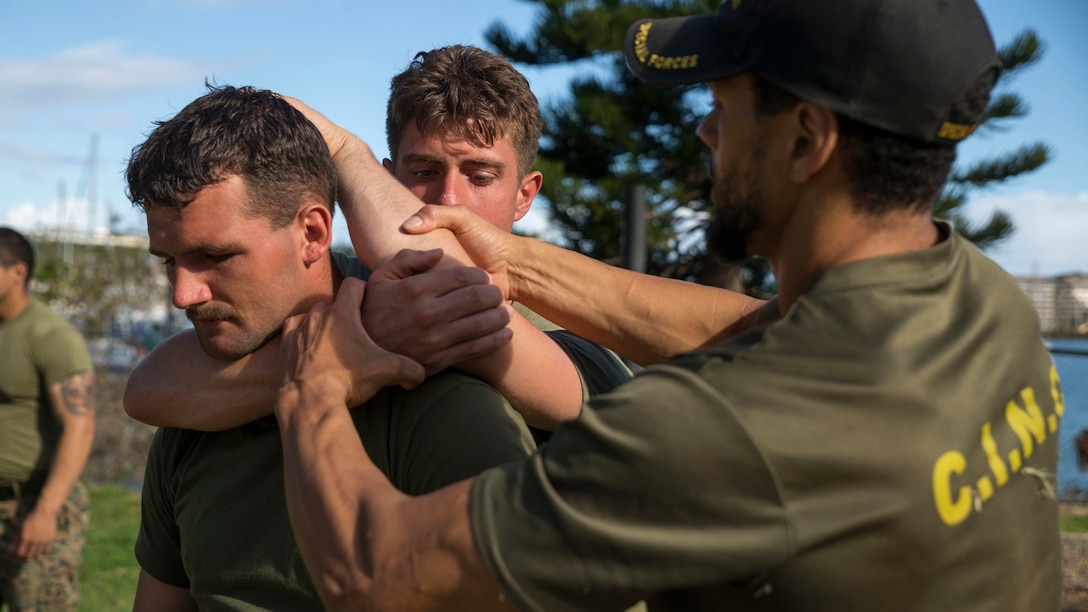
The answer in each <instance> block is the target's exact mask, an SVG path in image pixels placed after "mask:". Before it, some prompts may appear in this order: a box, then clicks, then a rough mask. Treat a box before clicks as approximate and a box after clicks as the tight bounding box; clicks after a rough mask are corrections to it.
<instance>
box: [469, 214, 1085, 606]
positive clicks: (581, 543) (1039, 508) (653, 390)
mask: <svg viewBox="0 0 1088 612" xmlns="http://www.w3.org/2000/svg"><path fill="white" fill-rule="evenodd" d="M692 316H698V313H692ZM1062 410H1063V405H1062V396H1061V391H1060V386H1059V384H1058V380H1057V374H1056V371H1055V369H1054V367H1053V364H1052V362H1051V360H1050V356H1049V353H1048V351H1047V350H1046V347H1045V346H1044V345H1043V343H1042V341H1041V339H1040V334H1039V327H1038V321H1037V318H1036V314H1035V312H1034V309H1033V308H1032V306H1031V304H1030V302H1029V301H1028V299H1027V298H1026V296H1024V294H1023V292H1022V291H1021V290H1020V289H1019V288H1018V287H1017V286H1016V284H1015V282H1014V281H1013V280H1012V279H1011V278H1010V277H1009V276H1008V275H1007V274H1005V273H1004V272H1003V271H1002V270H1000V269H999V268H998V267H997V266H996V265H994V264H993V263H992V262H990V261H989V260H988V259H986V258H985V257H984V256H983V255H982V254H981V253H979V252H978V251H977V249H975V248H974V247H973V246H972V245H970V244H969V243H967V242H966V241H965V240H964V239H963V238H962V237H960V236H958V235H954V234H953V235H951V236H950V237H949V238H948V239H946V240H944V241H943V242H942V243H941V244H939V245H937V246H935V247H933V248H931V249H926V250H924V251H920V252H916V253H910V254H904V255H897V256H892V257H884V258H879V259H873V260H867V261H862V262H857V263H854V264H850V265H847V266H842V267H840V268H835V269H833V270H830V271H828V272H827V273H826V274H824V275H823V276H822V277H821V278H820V279H818V280H817V281H816V282H815V283H814V285H813V287H812V288H811V290H810V291H808V292H807V293H806V294H804V295H803V296H801V298H800V299H798V300H797V302H796V303H795V304H794V306H793V307H792V308H791V309H790V311H789V312H788V313H787V314H786V315H785V316H784V318H783V319H782V320H780V321H778V322H776V323H773V324H771V325H769V326H766V327H763V328H761V329H758V330H754V331H753V332H751V333H749V334H746V335H744V336H742V337H738V338H736V339H734V340H732V341H730V342H727V343H725V344H722V345H720V346H718V347H715V348H713V349H712V350H708V351H701V352H698V353H693V354H689V355H684V356H680V357H678V358H676V359H674V360H671V361H669V362H667V363H665V364H663V365H659V366H654V367H651V368H647V369H646V370H645V371H643V372H642V373H640V374H639V375H636V376H635V378H634V379H632V381H631V382H629V383H627V384H625V385H622V386H620V387H619V388H618V389H617V390H616V391H615V392H613V393H609V394H605V395H602V396H598V397H596V398H594V399H593V400H591V401H590V404H589V406H588V407H587V408H586V409H585V410H583V411H582V415H581V416H580V417H579V418H578V419H577V420H576V421H575V422H573V423H571V424H570V425H569V426H564V427H560V428H559V429H558V430H557V431H556V432H555V434H554V435H553V436H552V439H551V441H550V442H549V444H548V446H547V447H545V448H543V449H542V450H541V451H539V452H538V453H536V454H535V455H534V456H533V457H532V459H531V460H530V461H528V462H523V463H522V464H518V465H509V466H504V467H500V468H497V469H493V470H489V471H487V472H485V473H484V474H482V475H481V476H480V477H479V478H478V479H477V481H476V483H475V486H474V488H473V499H472V524H473V529H474V533H475V537H476V541H477V545H478V547H479V549H480V550H481V551H482V554H483V558H484V561H485V564H486V566H487V567H488V569H489V572H490V573H491V575H492V576H493V577H494V578H495V579H496V581H497V582H498V584H499V585H500V586H501V588H502V590H503V591H504V593H505V595H506V597H507V598H508V599H509V600H510V601H512V602H514V603H515V604H516V605H517V606H518V607H519V608H521V609H525V610H547V611H549V612H550V611H558V610H613V609H623V608H624V607H626V606H628V605H630V604H631V603H633V602H635V601H638V600H643V599H644V600H646V601H647V604H648V607H649V609H650V610H683V611H691V610H737V611H754V610H804V611H813V612H821V611H835V612H840V611H844V610H881V611H899V610H927V611H928V610H971V611H973V612H974V611H980V610H989V611H1002V612H1020V611H1023V612H1029V611H1030V612H1034V611H1036V610H1055V609H1057V607H1058V602H1059V599H1060V591H1061V569H1060V563H1061V545H1060V532H1059V526H1058V506H1057V502H1056V500H1055V499H1054V496H1053V494H1052V489H1048V485H1052V484H1053V483H1052V482H1045V481H1048V480H1052V479H1053V476H1054V472H1055V467H1056V461H1057V449H1056V440H1057V428H1058V424H1059V422H1060V419H1061V415H1062Z"/></svg>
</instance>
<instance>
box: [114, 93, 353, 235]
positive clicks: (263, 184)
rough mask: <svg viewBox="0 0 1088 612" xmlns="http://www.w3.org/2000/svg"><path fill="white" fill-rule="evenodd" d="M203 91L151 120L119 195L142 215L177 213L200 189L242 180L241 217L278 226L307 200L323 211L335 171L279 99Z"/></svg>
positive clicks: (305, 124) (315, 134)
mask: <svg viewBox="0 0 1088 612" xmlns="http://www.w3.org/2000/svg"><path fill="white" fill-rule="evenodd" d="M207 88H208V93H206V94H204V95H203V96H201V97H199V98H197V99H196V100H194V101H192V102H190V103H189V104H188V105H186V106H185V108H183V109H181V111H180V112H178V114H176V115H174V116H173V117H172V118H171V119H169V120H167V121H157V122H155V125H156V127H155V129H154V130H153V131H152V132H151V135H150V136H148V138H147V140H146V141H145V142H144V143H143V144H140V145H138V146H136V147H135V148H134V149H133V150H132V157H131V158H129V161H128V169H127V171H126V175H125V177H126V179H127V181H128V189H127V195H128V198H129V200H131V201H132V203H133V204H135V205H136V206H138V207H139V208H140V209H141V210H143V211H144V212H147V209H148V208H149V207H152V206H164V207H170V208H175V209H177V210H179V211H180V210H181V209H183V208H184V207H185V206H187V205H188V204H189V203H190V202H192V201H193V200H194V199H195V198H196V197H197V195H198V194H199V193H200V192H201V190H203V189H204V188H205V187H208V186H210V185H214V184H216V183H219V182H220V181H223V180H225V179H226V178H228V177H229V176H232V175H237V176H240V177H242V178H243V179H244V180H245V185H246V190H247V192H248V196H249V200H248V202H247V203H246V210H245V212H246V214H247V215H249V216H251V217H254V218H262V217H263V218H266V219H268V220H269V221H270V222H271V224H272V227H275V228H281V227H286V226H287V224H289V223H290V222H291V221H292V219H294V217H295V214H297V213H298V210H299V207H300V206H301V205H302V203H303V202H304V201H305V200H306V199H307V198H315V199H317V200H319V201H320V202H321V203H322V204H324V205H325V206H326V207H327V208H328V209H329V210H330V211H333V210H334V204H335V200H336V186H337V178H336V170H335V168H334V167H333V163H332V157H330V155H329V148H328V146H326V145H325V140H324V138H322V136H321V132H319V131H318V130H317V128H316V127H315V126H314V125H313V124H312V123H310V122H309V121H307V120H306V117H305V116H303V115H302V113H300V112H299V111H298V110H296V109H295V108H294V107H292V106H291V105H290V104H289V103H288V102H287V101H286V100H284V99H283V98H282V97H280V96H278V95H276V94H275V93H273V92H271V91H268V90H265V89H254V88H252V87H231V86H229V85H224V86H214V85H210V84H209V85H207Z"/></svg>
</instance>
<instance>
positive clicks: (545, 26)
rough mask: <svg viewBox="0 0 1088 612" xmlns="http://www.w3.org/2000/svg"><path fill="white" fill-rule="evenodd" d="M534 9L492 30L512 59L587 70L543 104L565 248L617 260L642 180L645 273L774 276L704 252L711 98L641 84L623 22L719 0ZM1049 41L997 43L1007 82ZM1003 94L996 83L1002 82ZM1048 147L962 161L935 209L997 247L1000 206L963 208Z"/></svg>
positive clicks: (546, 157)
mask: <svg viewBox="0 0 1088 612" xmlns="http://www.w3.org/2000/svg"><path fill="white" fill-rule="evenodd" d="M529 1H531V2H533V4H535V5H536V6H537V9H538V10H537V16H536V19H535V21H534V23H533V26H532V28H531V29H530V31H529V32H528V33H527V34H525V35H524V36H523V37H517V36H515V35H513V34H512V33H511V32H510V30H509V29H508V28H507V27H506V26H505V25H503V24H502V23H494V24H492V26H491V27H490V28H488V30H487V32H486V33H485V37H486V39H487V41H488V43H490V45H491V46H492V47H493V48H494V49H495V50H496V51H498V52H499V53H502V54H503V55H505V56H507V57H508V58H510V59H511V60H512V61H513V62H515V63H519V64H525V65H532V66H548V65H556V64H573V63H577V64H578V65H579V66H584V67H586V68H587V70H585V71H583V72H582V75H581V76H578V77H576V78H574V79H573V80H572V82H571V84H570V97H569V98H567V99H565V100H562V101H559V102H557V103H553V104H551V105H550V106H547V107H545V108H544V109H543V114H544V133H543V137H542V139H541V151H540V157H539V158H538V160H537V166H536V168H537V169H538V170H540V171H541V172H543V173H544V176H545V180H544V185H543V188H542V189H541V196H542V197H543V199H545V200H547V202H548V204H549V205H550V207H549V216H550V220H551V222H552V226H553V227H554V228H555V229H556V230H557V231H558V233H559V234H560V236H561V242H563V243H564V244H565V246H569V247H571V248H574V249H576V250H578V251H580V252H582V253H585V254H587V255H589V256H591V257H594V258H596V259H600V260H602V261H606V262H609V263H613V264H618V263H619V262H620V258H621V254H622V250H621V249H622V246H621V236H622V226H623V211H624V208H625V202H626V199H627V194H628V193H629V192H630V189H631V187H632V186H634V185H636V184H642V185H644V186H645V187H646V201H647V207H648V211H649V212H648V219H647V230H646V231H647V236H646V243H647V251H648V252H647V257H646V261H647V272H649V273H652V274H661V275H666V276H671V277H676V278H685V279H689V280H698V281H700V282H704V283H708V284H715V285H722V286H731V287H733V288H740V285H739V284H738V280H740V281H743V286H744V288H745V289H747V290H748V291H750V292H753V293H756V292H758V290H760V289H769V288H770V287H766V286H765V285H767V284H768V283H767V281H771V282H773V279H771V278H770V271H769V269H768V267H767V266H766V264H765V263H764V262H763V261H762V260H759V259H756V258H752V259H750V260H749V261H747V262H745V264H744V265H743V266H742V267H740V268H734V269H723V268H721V266H720V265H719V264H717V262H716V261H714V259H713V258H712V257H710V256H708V255H707V254H706V252H705V241H704V240H703V232H704V229H705V225H706V223H707V221H708V220H709V215H710V213H711V212H712V211H711V208H712V207H711V206H710V204H709V201H708V196H709V188H710V182H709V177H708V175H707V171H706V167H707V160H708V152H707V149H706V146H705V145H704V144H703V143H702V142H701V141H700V140H699V138H698V136H697V134H696V129H697V127H698V125H699V122H700V121H701V119H702V117H703V115H704V114H705V112H706V110H707V107H708V102H709V96H708V95H707V94H706V93H705V87H703V86H694V87H672V88H666V87H659V86H655V85H649V84H646V83H644V82H642V81H640V80H638V79H636V78H635V77H634V76H633V75H632V74H631V72H630V70H628V68H627V66H626V63H625V60H624V58H623V54H622V53H621V45H622V42H623V37H624V35H625V33H626V31H627V28H628V27H629V26H630V25H631V23H633V22H634V21H636V20H638V19H640V18H644V17H667V16H684V15H692V14H703V13H710V12H714V11H716V10H717V8H718V5H719V1H718V0H529ZM1042 52H1043V45H1042V43H1041V42H1040V40H1039V39H1038V37H1037V36H1036V35H1035V33H1034V32H1032V31H1031V30H1027V31H1025V32H1024V33H1022V34H1021V35H1019V36H1018V37H1017V38H1016V39H1014V40H1013V41H1012V42H1011V43H1009V44H1008V45H1006V46H1005V47H1003V48H1002V49H1001V50H1000V53H1001V57H1002V60H1003V62H1004V65H1005V70H1004V72H1003V73H1002V77H1001V79H1000V81H999V86H1004V85H1007V84H1008V82H1009V80H1010V79H1011V78H1012V77H1013V76H1014V75H1015V74H1016V73H1017V72H1018V71H1020V70H1022V69H1024V68H1026V67H1028V66H1030V65H1032V64H1033V63H1035V62H1037V61H1039V59H1040V58H1041V57H1042ZM999 89H1000V87H999ZM1026 112H1027V107H1026V105H1025V104H1024V102H1023V101H1022V100H1021V99H1020V98H1019V96H1017V95H1016V94H1014V93H1011V92H1009V91H1007V90H1006V91H1001V92H999V95H997V96H995V98H994V100H993V102H992V104H991V105H990V107H989V110H988V113H987V115H986V120H985V123H984V124H983V126H982V127H981V128H980V129H983V130H999V129H1002V128H1003V126H1005V125H1006V124H1007V122H1008V121H1009V120H1012V119H1015V118H1017V117H1022V116H1023V115H1024V114H1025V113H1026ZM1049 156H1050V152H1049V149H1048V148H1047V147H1046V146H1045V145H1043V144H1041V143H1034V144H1027V145H1024V146H1022V147H1020V148H1019V149H1017V150H1015V151H1013V152H1011V153H1007V154H998V155H995V156H994V157H993V158H990V159H984V160H981V161H979V162H977V163H975V164H972V165H970V166H968V167H966V168H959V167H957V168H956V169H955V170H954V173H953V176H952V178H951V180H950V182H949V184H948V187H947V189H946V190H945V192H944V193H943V194H942V197H941V198H940V201H939V202H938V204H937V206H936V208H935V214H936V215H937V216H939V217H943V218H948V219H950V220H951V221H952V222H953V223H954V224H955V225H956V227H957V229H959V230H960V231H961V232H963V233H964V234H965V235H966V236H967V237H968V238H970V239H971V240H974V241H976V242H977V243H979V244H980V245H981V246H984V247H985V246H992V245H995V244H997V243H999V242H1000V241H1001V240H1003V239H1005V238H1007V237H1008V236H1009V235H1011V233H1012V231H1013V225H1012V221H1011V219H1010V218H1009V216H1008V215H1007V214H1006V213H1003V212H997V213H994V215H993V216H992V217H991V218H990V219H988V220H986V221H984V222H982V223H979V224H972V223H969V222H968V220H967V219H966V218H965V216H964V215H963V213H962V212H961V207H962V206H963V204H965V203H966V202H967V200H968V196H969V195H970V193H971V192H972V191H974V190H976V189H981V188H985V187H988V186H990V185H993V184H996V183H999V182H1001V181H1004V180H1008V179H1009V178H1012V177H1014V176H1018V175H1020V174H1023V173H1026V172H1031V171H1032V170H1035V169H1037V168H1038V167H1039V166H1041V165H1042V164H1044V163H1046V161H1047V160H1048V159H1049Z"/></svg>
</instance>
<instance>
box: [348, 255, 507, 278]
mask: <svg viewBox="0 0 1088 612" xmlns="http://www.w3.org/2000/svg"><path fill="white" fill-rule="evenodd" d="M439 261H442V249H431V250H429V251H414V250H412V249H402V250H401V251H400V252H399V253H397V254H396V255H395V256H394V257H393V259H390V260H389V262H388V263H386V264H385V265H383V266H382V267H380V268H378V269H377V270H374V272H373V273H372V274H371V275H370V278H371V280H375V279H382V278H396V279H400V278H408V277H409V276H414V275H416V274H421V273H423V272H426V271H428V270H430V269H431V268H433V267H434V266H435V265H436V264H437V263H438V262H439ZM484 282H487V281H484Z"/></svg>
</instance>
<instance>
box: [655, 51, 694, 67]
mask: <svg viewBox="0 0 1088 612" xmlns="http://www.w3.org/2000/svg"><path fill="white" fill-rule="evenodd" d="M698 63H699V56H698V55H681V56H679V57H663V56H660V55H656V54H655V55H651V56H650V60H649V61H648V62H646V64H647V65H648V66H650V68H656V69H658V70H686V69H688V68H694V67H695V66H696V65H697V64H698Z"/></svg>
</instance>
